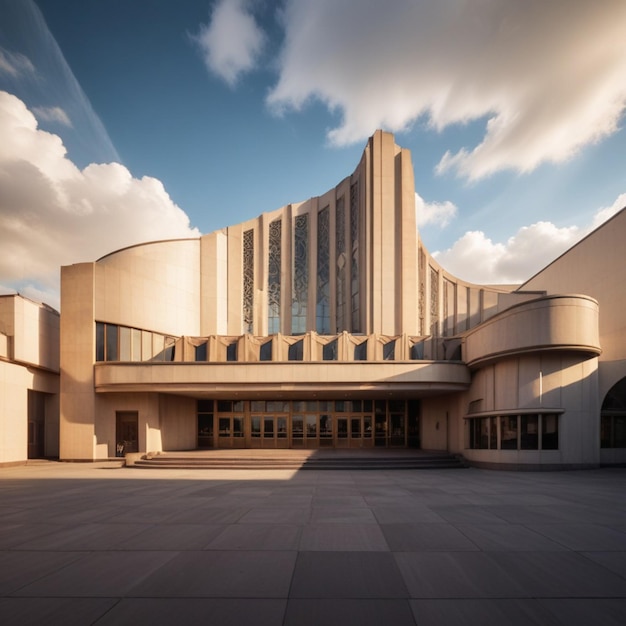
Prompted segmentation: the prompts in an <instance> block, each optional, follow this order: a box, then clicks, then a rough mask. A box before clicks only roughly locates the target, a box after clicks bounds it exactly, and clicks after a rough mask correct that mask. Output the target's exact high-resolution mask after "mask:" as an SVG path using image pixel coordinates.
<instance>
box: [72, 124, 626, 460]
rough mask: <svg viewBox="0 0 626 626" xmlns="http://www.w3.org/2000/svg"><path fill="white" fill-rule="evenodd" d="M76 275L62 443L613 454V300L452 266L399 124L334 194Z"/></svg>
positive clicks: (100, 454) (90, 448) (83, 267)
mask: <svg viewBox="0 0 626 626" xmlns="http://www.w3.org/2000/svg"><path fill="white" fill-rule="evenodd" d="M600 230H602V229H600ZM61 276H62V296H61V297H62V310H63V314H62V317H61V370H62V376H61V457H62V458H65V459H97V458H106V457H111V456H114V455H116V454H123V453H126V452H129V451H146V452H147V451H160V450H180V449H193V448H197V447H266V448H285V447H294V448H295V447H313V448H314V447H324V446H326V447H370V446H372V447H375V446H381V447H382V446H384V447H388V446H401V447H405V446H416V447H421V448H424V449H431V450H448V451H451V452H457V453H461V454H464V455H465V456H466V457H467V458H468V459H469V460H471V461H473V462H476V463H483V464H494V465H495V466H498V465H506V466H528V467H535V466H547V465H550V466H552V465H555V466H572V467H573V466H587V465H590V466H593V465H597V464H598V463H599V462H600V444H599V441H600V435H599V433H600V405H601V404H602V401H601V398H600V397H599V391H598V389H599V388H598V380H599V379H598V369H599V363H600V362H601V359H602V356H601V354H602V350H603V346H602V337H601V333H600V329H601V328H602V326H601V323H599V315H600V313H599V310H600V312H601V314H602V315H604V310H603V308H602V299H601V298H598V297H597V296H595V295H593V294H589V295H566V296H563V295H559V293H560V291H553V290H552V289H551V288H547V287H546V288H542V287H536V286H534V285H532V286H531V285H529V286H528V288H527V289H526V288H525V289H524V290H521V289H518V290H513V289H511V288H501V289H499V288H494V287H486V286H480V285H472V284H469V283H465V282H463V281H460V280H458V279H457V278H455V277H454V276H452V275H450V274H448V273H447V272H446V271H445V270H444V269H443V268H442V267H440V266H439V265H438V264H437V263H436V261H434V259H432V257H431V256H430V254H429V253H428V251H427V250H426V249H425V248H424V246H423V245H422V243H421V241H420V239H419V236H418V233H417V228H416V221H415V190H414V183H413V166H412V163H411V158H410V154H409V152H408V151H407V150H404V149H402V148H400V147H399V146H397V145H396V144H395V143H394V139H393V136H392V135H390V134H388V133H384V132H381V131H378V132H377V133H376V134H375V135H374V136H373V137H372V138H370V140H369V142H368V144H367V146H366V148H365V150H364V153H363V156H362V159H361V162H360V163H359V165H358V166H357V168H356V169H355V171H354V172H353V173H352V174H351V175H350V176H349V177H347V178H345V179H343V180H342V181H341V182H340V183H339V184H338V185H337V186H336V187H334V188H333V189H331V190H329V191H328V192H326V193H325V194H323V195H321V196H319V197H315V198H311V199H309V200H307V201H305V202H301V203H297V204H290V205H287V206H285V207H282V208H280V209H278V210H276V211H273V212H270V213H264V214H262V215H260V216H259V217H257V218H255V219H252V220H249V221H247V222H244V223H243V224H239V225H235V226H231V227H228V228H226V229H223V230H220V231H217V232H214V233H211V234H208V235H205V236H203V237H201V238H199V239H194V240H176V241H162V242H154V243H149V244H143V245H138V246H134V247H131V248H127V249H124V250H120V251H118V252H114V253H111V254H109V255H107V256H106V257H103V258H102V259H99V260H98V261H94V262H90V263H81V264H78V265H73V266H68V267H64V268H62V274H61ZM533 280H535V281H537V280H539V278H538V277H535V279H533ZM556 282H557V283H558V282H559V281H558V280H557V281H556ZM567 293H588V292H586V291H585V290H582V289H577V288H576V287H575V286H573V287H572V288H571V289H568V290H567ZM622 293H623V289H622ZM594 298H595V299H594ZM598 301H600V308H599V307H598ZM620 332H622V333H623V328H622V329H621V331H620ZM622 345H623V344H622ZM622 350H623V349H622ZM622 356H624V355H622ZM622 365H623V362H622ZM618 369H619V368H618ZM622 376H626V371H625V370H622ZM590 392H593V393H590ZM581 435H584V443H582V444H581V443H580V438H581ZM619 454H620V453H619V452H618V453H617V457H619ZM617 457H616V458H617Z"/></svg>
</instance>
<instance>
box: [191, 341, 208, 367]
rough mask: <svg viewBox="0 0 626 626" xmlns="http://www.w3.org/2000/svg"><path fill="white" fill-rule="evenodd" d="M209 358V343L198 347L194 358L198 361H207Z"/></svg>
mask: <svg viewBox="0 0 626 626" xmlns="http://www.w3.org/2000/svg"><path fill="white" fill-rule="evenodd" d="M206 357H207V342H206V341H205V342H204V343H201V344H200V345H199V346H196V349H195V355H194V358H195V360H196V361H202V362H204V361H206Z"/></svg>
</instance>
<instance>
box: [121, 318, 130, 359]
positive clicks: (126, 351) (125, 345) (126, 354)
mask: <svg viewBox="0 0 626 626" xmlns="http://www.w3.org/2000/svg"><path fill="white" fill-rule="evenodd" d="M119 342H120V361H130V352H131V343H130V328H128V327H126V326H120V328H119Z"/></svg>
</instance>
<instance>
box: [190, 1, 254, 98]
mask: <svg viewBox="0 0 626 626" xmlns="http://www.w3.org/2000/svg"><path fill="white" fill-rule="evenodd" d="M249 4H250V3H249V2H248V0H219V2H218V3H217V4H216V5H215V6H214V7H213V12H212V13H211V21H210V23H209V24H208V25H203V26H202V27H201V29H200V33H199V34H198V35H197V36H196V37H195V40H196V41H197V42H198V43H199V44H200V47H201V49H202V52H203V55H204V62H205V63H206V66H207V68H208V69H209V71H210V72H212V73H214V74H216V75H217V76H219V77H220V78H222V79H223V80H225V81H226V82H227V83H228V84H229V85H230V86H233V85H234V84H235V83H236V82H237V79H238V78H239V76H240V75H241V74H243V73H245V72H249V71H250V70H251V69H253V68H254V67H255V66H256V63H257V59H258V56H259V55H260V53H261V51H262V50H263V46H264V44H265V39H266V38H265V34H264V33H263V31H262V30H261V29H260V27H259V26H258V24H257V23H256V21H255V19H254V16H253V15H252V14H251V13H250V12H249V11H248V6H249Z"/></svg>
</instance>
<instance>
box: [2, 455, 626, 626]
mask: <svg viewBox="0 0 626 626" xmlns="http://www.w3.org/2000/svg"><path fill="white" fill-rule="evenodd" d="M625 623H626V469H600V470H588V471H576V472H545V473H521V472H495V471H488V470H478V469H460V470H427V471H401V470H398V471H384V470H371V471H317V470H313V471H286V470H263V471H248V470H219V471H218V470H140V469H135V468H122V467H119V464H117V463H99V464H87V465H86V464H65V463H50V462H41V463H35V464H32V465H28V466H24V467H13V468H10V467H9V468H0V624H2V626H11V625H13V624H19V625H20V626H25V625H28V624H38V625H39V624H46V625H54V624H63V625H64V626H65V625H73V624H78V625H81V626H82V625H85V624H97V625H98V626H106V625H115V626H120V625H125V624H133V625H137V624H149V625H154V626H158V625H161V624H167V625H172V624H174V625H175V626H182V625H184V624H211V625H212V626H222V625H226V624H228V625H231V624H232V625H239V624H242V625H246V626H248V625H254V626H266V625H267V626H274V625H276V626H278V625H283V626H309V625H311V626H312V625H315V626H332V625H335V624H337V625H339V624H340V625H341V626H352V625H355V626H368V625H370V624H371V625H374V624H376V625H378V624H385V625H386V626H395V625H405V624H407V625H408V624H410V625H414V624H417V625H419V626H431V625H435V624H437V625H446V626H447V625H456V624H480V625H481V626H490V625H494V626H506V625H509V624H519V625H522V624H523V625H528V624H541V625H542V626H543V625H552V624H555V625H556V624H561V625H567V626H576V625H578V624H580V625H588V624H601V625H602V626H612V625H619V626H623V625H624V624H625Z"/></svg>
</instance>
